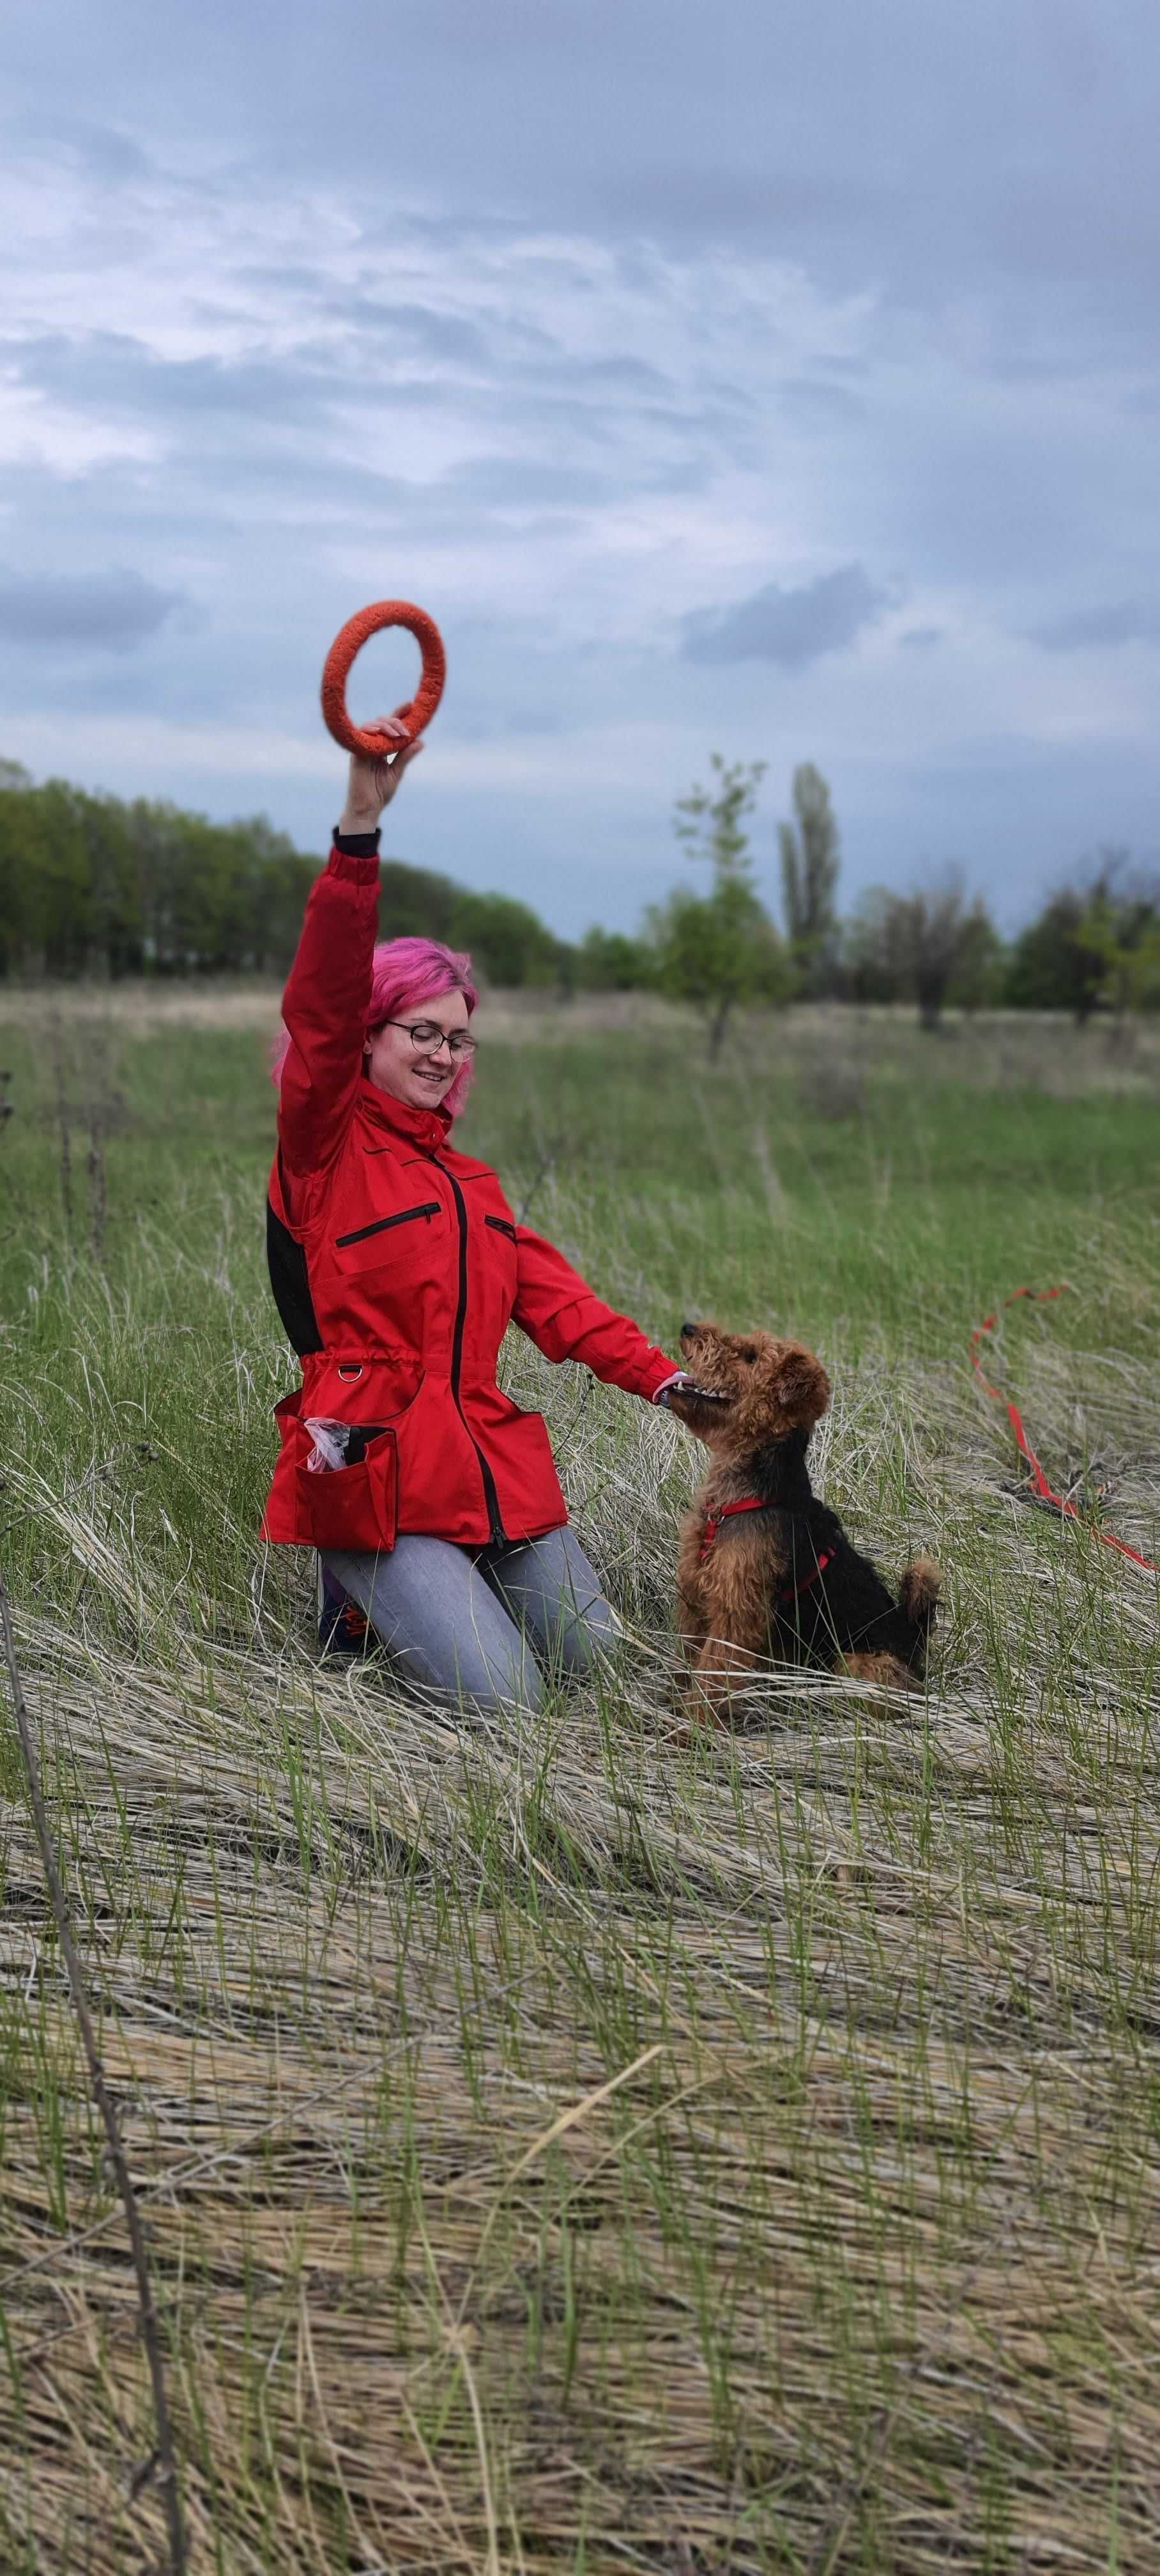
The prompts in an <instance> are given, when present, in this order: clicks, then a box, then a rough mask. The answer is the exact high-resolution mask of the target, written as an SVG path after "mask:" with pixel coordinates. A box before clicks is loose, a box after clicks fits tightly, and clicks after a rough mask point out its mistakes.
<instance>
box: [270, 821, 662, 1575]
mask: <svg viewBox="0 0 1160 2576" xmlns="http://www.w3.org/2000/svg"><path fill="white" fill-rule="evenodd" d="M378 873H379V871H378V861H377V859H374V858H369V859H368V858H357V857H353V856H351V855H349V854H348V853H345V852H342V851H339V850H337V849H334V850H332V851H331V854H330V859H329V862H328V864H327V866H326V868H325V870H324V871H323V874H322V875H321V876H320V877H319V878H318V879H317V880H316V882H315V884H314V886H313V887H312V889H311V893H310V898H309V901H308V903H307V906H306V919H305V922H304V924H303V929H302V937H301V939H300V940H299V943H298V953H297V956H296V957H295V960H294V964H293V966H292V967H291V970H290V980H289V982H288V984H287V986H286V992H285V995H284V998H283V1004H282V1008H283V1014H284V1017H285V1020H286V1025H287V1028H288V1029H289V1031H290V1036H291V1046H290V1052H289V1054H288V1056H287V1059H286V1063H285V1066H284V1069H283V1075H282V1090H281V1100H280V1105H279V1112H278V1151H277V1153H276V1155H275V1158H274V1166H273V1170H272V1172H271V1176H270V1200H269V1208H268V1211H267V1244H268V1251H269V1260H270V1278H271V1284H272V1286H273V1290H274V1296H275V1299H276V1301H277V1305H278V1310H279V1313H280V1314H281V1317H282V1320H283V1323H284V1324H285V1326H286V1330H287V1332H288V1334H289V1336H290V1340H291V1342H292V1343H293V1345H294V1347H295V1349H296V1350H297V1351H298V1353H299V1355H300V1358H301V1361H302V1378H303V1383H302V1386H301V1388H300V1390H298V1391H297V1392H296V1393H295V1394H294V1395H290V1396H287V1397H285V1398H284V1399H283V1402H282V1403H281V1404H279V1405H277V1406H276V1407H275V1414H276V1418H277V1421H278V1426H279V1430H280V1433H281V1437H282V1450H281V1455H280V1457H279V1459H278V1463H277V1466H276V1468H275V1470H274V1480H273V1484H272V1486H271V1489H270V1495H269V1500H268V1502H267V1505H266V1513H265V1518H264V1521H263V1524H262V1531H263V1536H264V1537H265V1538H268V1539H276V1540H284V1541H288V1542H298V1543H305V1544H307V1545H313V1546H316V1547H330V1548H342V1547H348V1548H371V1549H373V1548H385V1547H391V1546H393V1545H394V1541H395V1536H396V1532H397V1531H398V1530H425V1531H428V1532H430V1533H431V1534H432V1535H433V1536H435V1537H437V1538H446V1539H454V1540H456V1541H457V1542H458V1543H459V1544H460V1545H462V1546H483V1545H485V1544H486V1543H487V1542H488V1541H489V1540H495V1539H521V1538H533V1537H536V1536H538V1535H539V1534H540V1533H542V1532H543V1531H544V1530H549V1529H556V1528H558V1527H559V1525H560V1523H561V1522H562V1521H565V1520H566V1519H567V1517H568V1515H567V1510H566V1507H565V1503H564V1497H563V1495H562V1493H561V1491H560V1486H559V1482H558V1480H557V1476H556V1470H555V1467H554V1464H553V1461H552V1452H551V1448H550V1445H549V1441H548V1434H547V1430H546V1427H545V1424H544V1421H543V1418H542V1416H541V1415H540V1414H538V1413H524V1412H521V1410H520V1407H519V1406H518V1405H516V1404H513V1403H512V1402H511V1401H510V1399H509V1397H507V1396H506V1395H501V1394H500V1391H499V1388H498V1387H497V1385H496V1376H495V1372H496V1361H497V1358H498V1355H499V1347H500V1343H501V1342H502V1340H503V1337H504V1333H505V1331H506V1329H507V1326H508V1323H509V1321H511V1322H514V1323H517V1324H518V1325H519V1326H520V1328H521V1330H522V1331H523V1332H525V1333H527V1334H528V1335H529V1337H530V1339H531V1340H532V1341H533V1342H535V1344H536V1346H537V1348H538V1349H539V1350H541V1351H543V1352H544V1353H545V1354H546V1356H547V1357H548V1358H549V1359H551V1360H568V1359H575V1360H582V1361H583V1362H584V1365H585V1367H586V1368H590V1369H592V1370H593V1371H594V1372H595V1374H596V1376H597V1377H600V1378H604V1379H606V1380H607V1381H609V1383H610V1384H612V1385H613V1386H621V1387H624V1388H625V1389H626V1390H627V1391H628V1393H630V1394H632V1395H640V1396H644V1397H645V1398H648V1399H651V1398H652V1397H653V1396H654V1395H655V1394H656V1391H657V1389H658V1387H660V1386H663V1384H664V1382H665V1380H666V1379H667V1378H669V1377H671V1376H672V1375H673V1372H674V1368H675V1365H676V1363H675V1362H674V1361H672V1360H669V1359H666V1358H665V1355H664V1353H663V1351H660V1350H657V1349H655V1348H654V1347H653V1345H652V1344H651V1343H650V1342H646V1340H645V1338H644V1335H643V1333H641V1332H639V1331H638V1329H637V1327H636V1325H635V1324H633V1323H630V1321H629V1320H628V1318H627V1316H624V1315H617V1314H615V1313H614V1312H613V1310H612V1308H611V1307H609V1306H605V1305H603V1304H602V1303H601V1300H600V1299H599V1297H596V1296H594V1295H593V1293H592V1290H591V1289H590V1288H589V1287H587V1286H586V1284H585V1282H584V1280H583V1279H581V1278H580V1277H579V1276H578V1274H577V1272H576V1271H575V1270H573V1269H572V1268H571V1267H570V1265H569V1263H568V1262H567V1261H565V1259H564V1257H563V1254H562V1253H559V1252H557V1251H556V1250H555V1248H554V1246H553V1245H552V1244H550V1243H546V1242H545V1241H544V1239H543V1237H542V1236H541V1235H538V1234H533V1233H531V1231H530V1230H529V1228H528V1227H527V1226H522V1225H517V1223H516V1221H515V1218H514V1217H513V1215H512V1211H511V1209H510V1207H509V1205H508V1202H507V1200H506V1198H505V1197H504V1194H503V1190H502V1189H501V1187H500V1184H499V1181H498V1180H497V1178H496V1175H495V1173H494V1172H493V1171H492V1170H491V1168H490V1166H489V1165H488V1164H487V1163H480V1162H476V1161H474V1160H473V1158H472V1157H471V1156H470V1155H469V1154H460V1153H458V1152H457V1151H456V1149H455V1147H454V1146H453V1145H452V1143H451V1136H450V1131H451V1124H452V1122H451V1119H450V1117H449V1116H448V1113H447V1112H446V1110H442V1109H437V1110H428V1109H412V1108H410V1107H409V1106H408V1105H407V1104H406V1103H405V1102H404V1101H401V1100H394V1099H392V1098H391V1097H390V1095H389V1094H388V1093H386V1092H384V1091H380V1090H378V1089H377V1088H376V1086H375V1085H374V1084H373V1083H370V1082H367V1081H366V1080H365V1078H364V1076H363V1072H362V1059H363V1045H364V1038H365V1031H366V1022H367V1011H368V1008H369V995H370V986H371V951H372V948H373V946H374V941H375V935H376V918H377V910H378ZM308 1418H321V1419H323V1420H334V1421H339V1422H349V1423H352V1424H355V1425H357V1426H359V1428H358V1431H357V1434H356V1436H355V1437H354V1439H353V1440H352V1442H351V1444H350V1447H349V1449H348V1459H349V1460H350V1463H349V1464H348V1465H347V1466H346V1467H345V1468H343V1469H341V1470H339V1471H337V1472H333V1471H332V1472H312V1471H310V1470H309V1469H308V1468H307V1464H306V1461H307V1458H308V1456H309V1454H310V1450H311V1448H312V1446H313V1441H312V1436H311V1434H310V1433H309V1432H308V1431H307V1429H306V1422H307V1419H308Z"/></svg>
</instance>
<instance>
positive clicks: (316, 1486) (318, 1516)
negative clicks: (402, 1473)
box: [295, 1430, 399, 1556]
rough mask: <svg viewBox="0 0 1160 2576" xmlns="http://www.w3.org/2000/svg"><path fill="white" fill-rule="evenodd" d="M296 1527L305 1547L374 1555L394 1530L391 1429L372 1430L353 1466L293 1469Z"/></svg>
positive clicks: (395, 1463) (395, 1469)
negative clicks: (295, 1490) (296, 1504)
mask: <svg viewBox="0 0 1160 2576" xmlns="http://www.w3.org/2000/svg"><path fill="white" fill-rule="evenodd" d="M295 1484H296V1487H297V1492H298V1528H299V1534H300V1537H301V1539H302V1541H303V1543H304V1544H305V1545H306V1546H309V1547H319V1548H323V1549H324V1550H326V1551H327V1552H329V1551H332V1550H339V1551H342V1550H345V1549H350V1550H351V1551H352V1552H353V1553H354V1554H356V1555H373V1556H379V1555H381V1554H382V1553H383V1552H384V1551H385V1550H387V1549H390V1548H392V1547H393V1546H394V1544H395V1539H396V1537H397V1535H398V1527H399V1460H398V1449H397V1446H396V1442H395V1435H394V1432H393V1431H390V1430H387V1431H379V1432H376V1433H375V1435H374V1437H373V1438H372V1439H369V1440H368V1441H367V1444H366V1448H365V1451H364V1453H363V1456H362V1457H361V1458H360V1459H359V1461H358V1464H357V1466H353V1467H336V1468H334V1469H333V1470H330V1471H327V1470H326V1469H325V1468H323V1469H320V1470H312V1469H311V1468H309V1467H298V1468H296V1470H295Z"/></svg>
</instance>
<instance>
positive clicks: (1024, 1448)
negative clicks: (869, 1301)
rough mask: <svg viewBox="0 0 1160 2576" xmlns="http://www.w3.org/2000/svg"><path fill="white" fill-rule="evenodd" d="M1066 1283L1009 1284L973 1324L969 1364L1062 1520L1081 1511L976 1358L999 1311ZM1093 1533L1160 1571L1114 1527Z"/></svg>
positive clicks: (1039, 1300) (1063, 1292)
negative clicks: (1053, 1478) (1051, 1475)
mask: <svg viewBox="0 0 1160 2576" xmlns="http://www.w3.org/2000/svg"><path fill="white" fill-rule="evenodd" d="M1070 1284H1071V1283H1070V1281H1069V1280H1067V1279H1061V1280H1060V1281H1059V1282H1058V1284H1057V1285H1056V1286H1055V1287H1054V1288H1013V1289H1012V1291H1011V1294H1010V1296H1009V1297H1004V1299H1003V1301H1002V1304H1001V1305H999V1306H997V1307H996V1308H995V1311H994V1313H993V1314H990V1315H984V1317H983V1320H982V1323H981V1324H976V1326H975V1329H974V1331H973V1333H972V1335H971V1367H972V1368H973V1370H974V1372H975V1375H976V1377H977V1378H978V1381H979V1384H980V1386H981V1387H982V1389H983V1392H984V1394H985V1395H989V1396H991V1397H992V1399H993V1401H994V1402H995V1403H996V1404H1001V1405H1002V1406H1003V1407H1004V1409H1005V1411H1006V1415H1007V1420H1008V1422H1009V1423H1010V1425H1011V1429H1012V1431H1013V1432H1014V1434H1015V1445H1016V1448H1017V1449H1018V1450H1019V1452H1020V1455H1021V1456H1022V1457H1023V1458H1025V1459H1026V1461H1027V1464H1028V1466H1029V1467H1030V1469H1031V1481H1032V1483H1033V1485H1034V1487H1035V1491H1036V1493H1037V1494H1038V1495H1039V1497H1040V1500H1041V1501H1042V1502H1045V1503H1051V1504H1053V1505H1054V1507H1055V1509H1056V1511H1058V1512H1060V1513H1062V1515H1063V1518H1064V1519H1065V1520H1069V1521H1078V1520H1081V1519H1082V1517H1083V1515H1082V1513H1081V1512H1080V1511H1079V1510H1078V1509H1077V1507H1076V1505H1075V1504H1074V1503H1071V1502H1069V1501H1068V1499H1067V1497H1066V1495H1065V1494H1057V1493H1056V1492H1055V1490H1054V1487H1053V1486H1051V1485H1049V1484H1048V1481H1047V1478H1046V1476H1045V1475H1044V1472H1043V1468H1042V1466H1041V1464H1040V1461H1039V1459H1038V1458H1037V1457H1036V1454H1035V1451H1034V1449H1033V1448H1032V1446H1031V1442H1030V1441H1029V1439H1028V1437H1027V1432H1026V1428H1025V1426H1024V1421H1023V1416H1022V1414H1021V1413H1020V1410H1019V1407H1018V1405H1017V1404H1015V1403H1014V1402H1013V1401H1012V1399H1011V1397H1010V1396H1006V1395H1004V1393H1003V1389H1002V1387H1001V1386H992V1384H991V1381H990V1378H989V1377H985V1376H984V1374H983V1364H982V1361H981V1360H980V1358H979V1344H980V1342H982V1341H984V1340H985V1339H986V1337H987V1335H988V1334H990V1333H993V1332H994V1330H995V1326H996V1324H997V1323H998V1321H999V1317H1000V1315H1001V1314H1002V1313H1003V1312H1004V1310H1005V1309H1006V1308H1007V1307H1008V1306H1016V1305H1018V1303H1019V1300H1020V1298H1021V1297H1027V1298H1029V1299H1030V1301H1031V1303H1032V1305H1033V1306H1046V1305H1047V1304H1048V1303H1049V1302H1050V1300H1051V1299H1052V1298H1053V1297H1066V1296H1067V1295H1068V1294H1069V1292H1070ZM1093 1536H1094V1537H1095V1538H1098V1540H1099V1542H1100V1545H1101V1546H1102V1547H1114V1548H1115V1549H1116V1551H1117V1553H1118V1554H1119V1555H1120V1556H1126V1557H1127V1558H1128V1559H1129V1562H1130V1563H1131V1564H1132V1565H1139V1566H1142V1567H1143V1569H1144V1572H1145V1574H1160V1565H1158V1564H1157V1563H1156V1560H1155V1558H1154V1557H1151V1556H1144V1555H1142V1554H1141V1551H1140V1549H1139V1548H1138V1547H1131V1546H1129V1544H1128V1541H1127V1539H1126V1538H1118V1537H1117V1536H1116V1533H1115V1531H1114V1530H1102V1529H1098V1530H1095V1531H1093Z"/></svg>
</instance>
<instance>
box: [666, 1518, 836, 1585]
mask: <svg viewBox="0 0 1160 2576" xmlns="http://www.w3.org/2000/svg"><path fill="white" fill-rule="evenodd" d="M776 1509H777V1505H776V1504H775V1503H766V1502H763V1501H762V1499H761V1496H760V1494H743V1495H742V1497H741V1500H740V1501H739V1502H736V1503H722V1505H721V1509H720V1511H719V1512H711V1513H710V1514H709V1516H708V1518H707V1520H706V1522H705V1535H704V1537H703V1539H702V1541H701V1553H700V1556H699V1558H698V1560H697V1561H698V1564H700V1565H704V1563H705V1561H706V1559H707V1558H708V1557H709V1555H710V1554H711V1552H712V1548H713V1542H714V1539H715V1538H716V1536H717V1532H718V1530H719V1529H720V1527H721V1523H722V1521H727V1520H730V1519H731V1518H732V1516H733V1513H734V1512H769V1511H776ZM833 1558H834V1550H833V1548H832V1547H824V1548H823V1549H822V1553H821V1555H820V1556H819V1558H818V1560H817V1563H816V1564H815V1565H811V1567H810V1570H809V1573H808V1574H803V1575H802V1576H801V1578H800V1580H797V1581H795V1582H793V1583H785V1584H783V1585H782V1588H781V1591H780V1592H779V1593H778V1596H777V1597H778V1600H779V1601H787V1602H788V1601H796V1599H797V1597H798V1594H799V1592H808V1591H809V1589H810V1587H811V1585H812V1584H814V1583H816V1582H817V1579H818V1576H819V1575H820V1574H824V1573H825V1571H826V1567H827V1566H828V1565H830V1564H832V1563H833Z"/></svg>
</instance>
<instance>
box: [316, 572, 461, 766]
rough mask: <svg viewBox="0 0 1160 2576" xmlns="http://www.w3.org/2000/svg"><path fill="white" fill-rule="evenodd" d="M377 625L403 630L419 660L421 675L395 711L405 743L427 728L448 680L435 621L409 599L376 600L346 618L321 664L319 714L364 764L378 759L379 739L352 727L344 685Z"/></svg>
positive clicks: (378, 626)
mask: <svg viewBox="0 0 1160 2576" xmlns="http://www.w3.org/2000/svg"><path fill="white" fill-rule="evenodd" d="M380 626H405V627H406V628H407V629H408V631H409V633H410V634H412V635H413V636H414V638H415V641H416V643H417V644H418V647H419V650H420V652H421V654H422V656H423V671H422V677H421V679H420V681H419V686H418V688H417V689H416V691H415V695H414V697H413V698H408V699H407V700H406V703H405V704H404V705H403V706H401V707H396V709H395V714H396V715H397V716H398V718H399V721H400V723H402V724H405V725H406V728H407V740H408V742H414V740H415V737H416V735H417V734H421V733H422V731H423V727H424V725H429V724H430V722H431V718H432V716H433V715H434V713H435V709H436V707H437V706H438V704H439V700H440V698H441V697H442V695H443V682H444V680H445V679H446V676H447V656H446V654H445V652H444V650H443V638H442V636H441V634H440V632H439V629H438V627H437V625H436V624H435V620H434V618H433V617H428V615H427V612H426V610H425V609H423V608H416V607H415V606H414V604H413V602H412V601H411V600H409V599H376V600H375V601H374V602H373V604H372V606H371V607H370V608H360V609H359V610H358V612H357V615H356V616H354V617H348V619H347V621H346V624H345V626H344V627H343V628H342V631H341V633H340V634H338V635H336V636H335V639H334V642H333V644H332V645H331V648H330V651H329V653H328V654H327V656H326V660H325V662H324V664H323V666H322V713H323V716H324V718H325V721H326V725H327V730H328V731H329V732H330V733H332V734H333V735H334V739H335V741H336V742H340V743H341V744H342V747H343V750H344V751H358V752H361V753H362V754H363V756H364V758H366V759H368V760H381V758H382V755H383V737H382V735H381V733H368V732H366V731H365V729H364V728H363V727H362V726H361V725H356V724H352V723H351V720H350V717H349V716H348V714H347V711H346V684H347V679H348V677H349V675H350V666H351V663H352V662H353V660H354V657H355V655H356V653H358V652H360V651H361V650H362V647H363V645H364V644H365V643H366V640H367V637H368V635H377V633H378V631H379V628H380Z"/></svg>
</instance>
